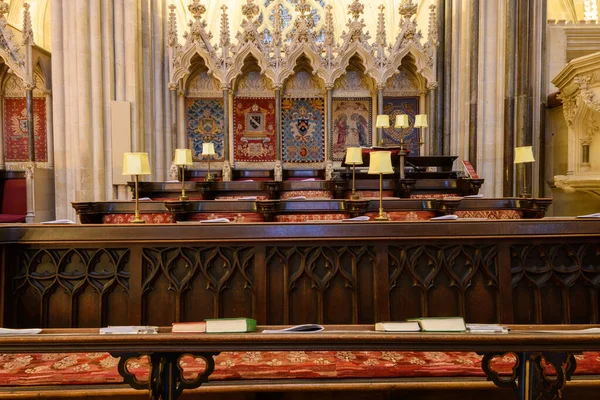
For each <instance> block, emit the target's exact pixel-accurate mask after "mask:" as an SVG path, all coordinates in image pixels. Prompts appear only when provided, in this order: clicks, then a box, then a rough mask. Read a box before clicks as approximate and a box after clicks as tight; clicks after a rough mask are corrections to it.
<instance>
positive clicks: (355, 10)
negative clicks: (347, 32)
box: [348, 0, 365, 20]
mask: <svg viewBox="0 0 600 400" xmlns="http://www.w3.org/2000/svg"><path fill="white" fill-rule="evenodd" d="M364 12H365V6H364V5H362V4H361V3H360V1H359V0H354V1H353V2H352V4H350V5H349V6H348V14H350V15H352V18H353V19H355V20H357V19H359V18H360V16H361V15H362V14H363V13H364Z"/></svg>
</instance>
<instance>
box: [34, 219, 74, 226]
mask: <svg viewBox="0 0 600 400" xmlns="http://www.w3.org/2000/svg"><path fill="white" fill-rule="evenodd" d="M74 223H75V222H73V221H71V220H70V219H55V220H54V221H43V222H42V224H43V225H73V224H74Z"/></svg>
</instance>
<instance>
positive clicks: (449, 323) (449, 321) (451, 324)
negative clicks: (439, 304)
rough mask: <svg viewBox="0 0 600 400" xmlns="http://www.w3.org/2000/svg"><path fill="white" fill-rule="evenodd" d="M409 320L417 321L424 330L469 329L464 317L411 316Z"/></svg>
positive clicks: (461, 330)
mask: <svg viewBox="0 0 600 400" xmlns="http://www.w3.org/2000/svg"><path fill="white" fill-rule="evenodd" d="M407 321H417V322H418V323H419V325H421V330H422V331H423V332H464V331H466V330H467V327H466V325H465V320H464V319H463V318H462V317H429V318H411V319H407Z"/></svg>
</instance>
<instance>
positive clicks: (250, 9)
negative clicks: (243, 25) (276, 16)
mask: <svg viewBox="0 0 600 400" xmlns="http://www.w3.org/2000/svg"><path fill="white" fill-rule="evenodd" d="M259 12H260V8H258V6H257V5H256V4H254V0H246V4H244V6H243V7H242V14H243V15H244V17H246V18H248V21H252V20H254V18H255V17H256V16H257V15H258V13H259Z"/></svg>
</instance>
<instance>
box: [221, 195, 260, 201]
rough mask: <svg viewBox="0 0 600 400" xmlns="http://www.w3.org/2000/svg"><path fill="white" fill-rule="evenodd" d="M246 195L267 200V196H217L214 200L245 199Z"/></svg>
mask: <svg viewBox="0 0 600 400" xmlns="http://www.w3.org/2000/svg"><path fill="white" fill-rule="evenodd" d="M248 197H256V200H269V196H217V197H215V200H237V199H244V198H246V199H247V198H248Z"/></svg>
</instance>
